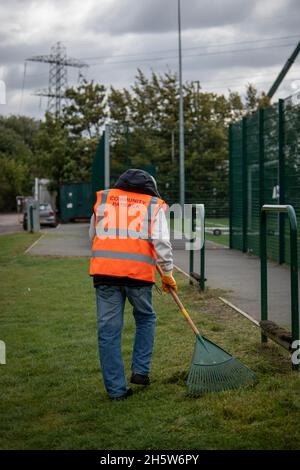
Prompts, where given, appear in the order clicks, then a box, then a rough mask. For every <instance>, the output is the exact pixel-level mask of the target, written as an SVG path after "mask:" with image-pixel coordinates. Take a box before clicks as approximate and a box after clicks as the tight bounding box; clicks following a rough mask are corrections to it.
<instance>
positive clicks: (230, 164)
mask: <svg viewBox="0 0 300 470" xmlns="http://www.w3.org/2000/svg"><path fill="white" fill-rule="evenodd" d="M232 143H233V125H232V124H231V123H230V124H229V248H231V249H232V248H233V243H232V230H233V224H232V218H233V197H232V192H233V174H232V158H233V155H232Z"/></svg>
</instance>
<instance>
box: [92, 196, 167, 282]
mask: <svg viewBox="0 0 300 470" xmlns="http://www.w3.org/2000/svg"><path fill="white" fill-rule="evenodd" d="M161 207H163V208H164V209H165V208H166V204H165V202H164V201H163V200H162V199H160V198H158V197H154V196H150V195H147V194H138V193H133V192H129V191H123V190H121V189H109V190H106V191H98V192H97V201H96V204H95V206H94V215H95V229H96V235H95V237H94V240H93V245H92V255H91V261H90V275H97V274H98V275H105V276H116V277H130V278H132V279H139V280H143V281H149V282H155V266H156V259H157V256H156V253H155V249H154V246H153V243H152V240H151V234H152V227H153V222H154V219H155V217H156V214H157V212H158V211H159V209H160V208H161Z"/></svg>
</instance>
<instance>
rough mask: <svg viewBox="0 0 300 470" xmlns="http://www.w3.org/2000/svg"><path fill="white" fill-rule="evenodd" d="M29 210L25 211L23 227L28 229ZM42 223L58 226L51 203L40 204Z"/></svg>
mask: <svg viewBox="0 0 300 470" xmlns="http://www.w3.org/2000/svg"><path fill="white" fill-rule="evenodd" d="M27 218H28V215H27V212H24V217H23V229H24V230H27ZM40 225H49V226H51V227H56V225H57V219H56V214H55V212H54V210H53V209H52V206H51V204H48V203H41V204H40Z"/></svg>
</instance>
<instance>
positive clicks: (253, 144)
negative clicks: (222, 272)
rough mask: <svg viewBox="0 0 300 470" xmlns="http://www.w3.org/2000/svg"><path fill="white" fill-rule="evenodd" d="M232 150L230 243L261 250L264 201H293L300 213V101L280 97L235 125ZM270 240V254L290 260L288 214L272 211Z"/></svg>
mask: <svg viewBox="0 0 300 470" xmlns="http://www.w3.org/2000/svg"><path fill="white" fill-rule="evenodd" d="M229 152H230V247H231V248H235V249H238V250H242V251H244V252H250V253H253V254H256V255H259V232H260V209H261V207H262V206H263V205H264V204H290V205H292V206H293V207H294V208H295V211H296V215H297V217H298V218H299V217H300V105H299V104H295V103H293V102H292V99H290V98H289V99H287V100H279V102H278V103H276V104H274V105H273V106H270V107H268V108H264V109H260V110H258V111H257V112H255V113H253V114H251V115H249V116H247V117H244V118H243V119H242V120H241V121H239V122H236V123H233V124H231V125H230V129H229ZM267 239H268V243H267V254H268V257H269V258H271V259H273V260H275V261H278V262H279V263H289V262H290V246H289V243H290V242H289V228H288V226H287V224H286V221H285V219H284V216H283V214H277V213H274V214H270V215H269V217H268V221H267ZM299 244H300V240H299V238H298V253H299ZM298 256H299V255H298Z"/></svg>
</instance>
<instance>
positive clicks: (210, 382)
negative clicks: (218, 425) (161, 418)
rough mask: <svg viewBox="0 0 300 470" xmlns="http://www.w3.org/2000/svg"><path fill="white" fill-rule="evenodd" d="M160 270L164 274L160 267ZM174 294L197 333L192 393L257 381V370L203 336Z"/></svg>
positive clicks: (191, 370)
mask: <svg viewBox="0 0 300 470" xmlns="http://www.w3.org/2000/svg"><path fill="white" fill-rule="evenodd" d="M157 270H158V272H159V274H160V275H161V276H162V274H163V273H162V270H161V268H160V267H159V266H157ZM170 293H171V295H172V297H173V299H174V300H175V302H176V304H177V306H178V307H179V310H180V312H181V313H182V315H183V316H184V318H185V319H186V321H187V322H188V324H189V325H190V327H191V329H192V330H193V332H194V333H195V335H196V342H195V348H194V354H193V358H192V364H191V368H190V371H189V374H188V378H187V387H188V391H189V394H190V395H193V396H199V395H202V394H203V393H208V392H221V391H224V390H232V389H237V388H239V387H242V386H246V385H252V384H253V383H255V382H256V380H257V379H256V375H255V374H254V372H253V371H252V370H251V369H249V368H248V367H246V366H245V365H244V364H242V363H241V362H240V361H239V360H238V359H236V358H235V357H233V356H231V355H230V354H229V353H227V352H226V351H224V349H222V348H220V347H219V346H217V345H216V344H214V343H213V342H212V341H210V340H209V339H207V338H205V337H204V336H202V335H201V334H200V331H199V330H198V328H197V327H196V325H195V324H194V322H193V320H192V319H191V317H190V315H189V314H188V312H187V310H186V309H185V308H184V306H183V304H182V302H181V300H180V299H179V297H178V295H177V293H176V292H175V291H174V290H173V289H170Z"/></svg>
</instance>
